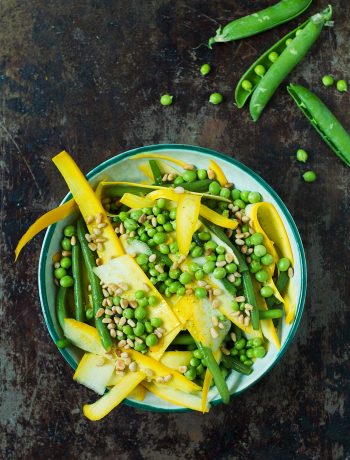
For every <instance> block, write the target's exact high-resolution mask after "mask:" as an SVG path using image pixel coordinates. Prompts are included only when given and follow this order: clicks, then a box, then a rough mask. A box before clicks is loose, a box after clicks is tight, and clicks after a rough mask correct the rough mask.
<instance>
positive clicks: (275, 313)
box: [259, 308, 283, 319]
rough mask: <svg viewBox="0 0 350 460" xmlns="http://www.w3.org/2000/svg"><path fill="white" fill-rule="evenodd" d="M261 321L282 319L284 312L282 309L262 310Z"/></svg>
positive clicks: (260, 313) (260, 312)
mask: <svg viewBox="0 0 350 460" xmlns="http://www.w3.org/2000/svg"><path fill="white" fill-rule="evenodd" d="M259 316H260V319H278V318H282V316H283V312H282V310H281V309H280V308H274V309H272V310H260V311H259Z"/></svg>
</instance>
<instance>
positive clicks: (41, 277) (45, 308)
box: [38, 144, 307, 413]
mask: <svg viewBox="0 0 350 460" xmlns="http://www.w3.org/2000/svg"><path fill="white" fill-rule="evenodd" d="M158 150H190V151H194V152H196V153H204V154H206V155H210V156H212V157H215V158H219V159H221V160H224V161H227V162H228V163H231V164H233V165H234V166H236V167H238V168H239V169H241V170H242V171H244V172H245V173H246V174H248V175H249V176H251V177H253V178H254V179H255V180H256V181H257V182H259V183H260V184H261V185H262V186H263V187H264V188H265V189H266V190H267V191H268V192H269V193H270V194H271V195H272V196H273V198H274V199H275V200H276V202H277V203H278V205H279V206H280V207H281V209H282V212H283V214H284V216H285V218H286V219H287V221H288V223H289V225H290V227H291V230H292V234H293V236H294V238H295V241H296V244H297V248H298V258H299V261H300V266H301V268H302V273H301V277H300V278H301V293H300V295H299V299H298V305H297V307H296V316H295V319H294V321H293V324H292V326H291V329H290V331H289V334H288V336H287V338H286V340H285V341H284V343H283V345H282V347H281V349H280V350H279V351H278V354H277V356H276V359H275V360H274V361H273V362H272V363H271V364H270V365H269V367H268V368H267V369H266V371H265V372H264V373H263V374H262V375H261V376H260V377H259V378H257V379H256V380H254V382H252V383H251V384H250V385H248V386H247V387H246V388H244V389H243V390H240V391H238V392H236V393H234V394H233V395H231V397H232V396H233V397H236V396H239V395H240V394H241V393H243V392H245V391H247V390H248V389H249V388H250V387H252V386H253V385H255V384H256V383H257V382H259V381H260V380H261V379H262V378H263V377H264V376H265V375H266V374H268V373H269V372H270V371H271V370H272V369H273V368H274V367H275V366H276V364H277V363H278V362H279V361H280V360H281V358H282V356H283V355H284V353H285V351H286V349H287V347H288V346H289V344H290V343H291V341H292V339H293V338H294V336H295V333H296V331H297V329H298V326H299V323H300V320H301V317H302V314H303V310H304V304H305V298H306V288H307V269H306V258H305V252H304V247H303V244H302V241H301V237H300V234H299V231H298V229H297V226H296V224H295V222H294V219H293V217H292V216H291V214H290V212H289V210H288V208H287V207H286V205H285V204H284V203H283V201H282V199H281V198H280V197H279V196H278V194H277V193H276V192H275V191H274V189H273V188H272V187H271V186H270V185H269V184H268V183H267V182H266V181H265V180H264V179H263V178H262V177H260V176H259V175H258V174H257V173H255V172H254V171H253V170H251V169H250V168H248V166H245V165H244V164H243V163H241V162H240V161H238V160H235V159H234V158H231V157H228V156H226V155H223V154H222V153H219V152H216V151H215V150H211V149H208V148H205V147H196V146H193V145H186V144H157V145H149V146H144V147H138V148H135V149H132V150H128V151H126V152H123V153H120V154H118V155H116V156H114V157H112V158H110V159H108V160H106V161H104V162H103V163H101V164H99V165H98V166H96V167H95V168H94V169H92V170H91V171H90V172H89V173H88V174H87V175H86V177H87V178H88V179H92V178H93V177H94V176H95V175H97V174H98V173H99V172H101V171H102V170H104V169H105V168H107V167H109V166H112V165H114V164H117V163H119V162H120V161H122V160H124V159H125V158H129V157H132V156H134V155H137V154H139V153H146V152H147V153H148V152H151V151H153V152H154V151H158ZM71 198H72V194H71V193H68V194H67V195H66V196H65V197H64V199H63V200H62V202H61V203H60V204H63V203H65V202H67V201H68V200H70V199H71ZM55 228H56V224H53V225H51V226H50V227H49V228H48V229H47V231H46V233H45V237H44V240H43V244H42V248H41V252H40V259H39V272H38V284H39V296H40V303H41V308H42V312H43V315H44V320H45V323H46V325H47V328H48V330H49V334H50V336H51V338H52V339H53V341H54V342H55V343H56V342H57V340H59V338H60V337H59V336H58V335H57V333H56V331H55V328H54V325H53V322H52V319H51V316H50V311H49V305H48V301H47V296H46V290H45V289H44V286H45V285H46V273H45V262H46V254H47V253H48V248H49V244H50V241H51V238H52V235H53V233H54V231H55ZM59 351H60V353H61V355H62V356H63V357H64V359H65V360H66V361H67V362H68V364H69V365H70V366H71V367H72V368H73V369H74V370H75V369H76V367H77V366H76V363H75V361H74V360H73V359H72V357H71V355H70V354H69V352H68V351H67V350H66V349H65V348H64V349H59ZM221 403H222V399H221V398H218V399H217V400H215V401H213V402H211V405H213V406H216V405H218V404H221ZM124 404H126V405H128V406H131V407H134V408H136V409H142V410H147V411H151V412H167V413H172V412H192V410H191V409H186V408H180V407H179V408H178V409H177V408H174V409H173V408H172V409H163V408H155V407H150V406H146V405H144V404H142V403H138V402H136V401H131V400H129V399H126V400H124Z"/></svg>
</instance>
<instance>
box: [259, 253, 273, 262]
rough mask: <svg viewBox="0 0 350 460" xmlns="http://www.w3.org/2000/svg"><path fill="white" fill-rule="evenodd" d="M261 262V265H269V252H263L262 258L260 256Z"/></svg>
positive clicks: (270, 259)
mask: <svg viewBox="0 0 350 460" xmlns="http://www.w3.org/2000/svg"><path fill="white" fill-rule="evenodd" d="M261 263H262V264H263V265H271V264H272V263H273V257H272V255H271V254H265V255H264V256H263V257H262V258H261Z"/></svg>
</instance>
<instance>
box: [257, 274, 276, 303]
mask: <svg viewBox="0 0 350 460" xmlns="http://www.w3.org/2000/svg"><path fill="white" fill-rule="evenodd" d="M258 273H259V272H258ZM260 294H261V295H262V297H265V298H267V297H271V296H272V294H273V289H272V287H270V286H263V287H262V288H261V289H260Z"/></svg>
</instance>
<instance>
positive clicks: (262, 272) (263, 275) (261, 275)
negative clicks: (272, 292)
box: [255, 269, 269, 283]
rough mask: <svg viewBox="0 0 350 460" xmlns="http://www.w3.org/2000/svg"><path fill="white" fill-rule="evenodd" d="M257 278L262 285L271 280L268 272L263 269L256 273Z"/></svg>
mask: <svg viewBox="0 0 350 460" xmlns="http://www.w3.org/2000/svg"><path fill="white" fill-rule="evenodd" d="M255 278H256V279H257V281H259V282H260V283H266V281H267V280H268V279H269V274H268V272H267V271H266V270H264V269H262V270H259V271H258V272H256V273H255Z"/></svg>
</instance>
